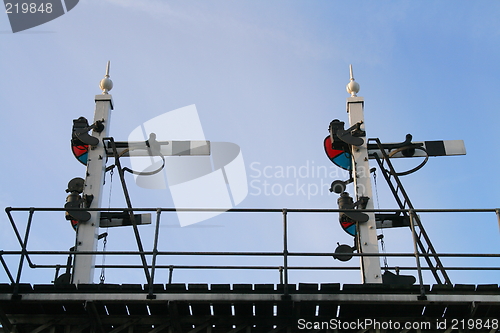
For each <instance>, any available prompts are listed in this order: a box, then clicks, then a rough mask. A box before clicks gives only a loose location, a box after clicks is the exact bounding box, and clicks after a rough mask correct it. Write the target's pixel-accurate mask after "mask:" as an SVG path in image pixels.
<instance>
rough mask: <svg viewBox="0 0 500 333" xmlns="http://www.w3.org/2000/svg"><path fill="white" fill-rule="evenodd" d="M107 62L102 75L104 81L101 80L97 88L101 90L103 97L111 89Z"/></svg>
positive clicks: (111, 83)
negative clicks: (104, 73) (104, 72)
mask: <svg viewBox="0 0 500 333" xmlns="http://www.w3.org/2000/svg"><path fill="white" fill-rule="evenodd" d="M109 63H110V62H109V61H108V64H107V66H106V75H104V79H102V80H101V83H100V84H99V88H101V90H102V94H103V95H107V94H108V92H109V91H110V90H111V89H113V81H111V79H110V78H109Z"/></svg>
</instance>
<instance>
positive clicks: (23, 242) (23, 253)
mask: <svg viewBox="0 0 500 333" xmlns="http://www.w3.org/2000/svg"><path fill="white" fill-rule="evenodd" d="M82 210H87V211H132V209H130V208H93V209H82ZM5 211H6V213H7V215H8V216H9V220H10V222H11V225H12V228H13V229H14V232H15V234H16V236H17V239H18V242H19V244H20V246H21V250H20V251H9V250H2V251H0V261H1V263H2V267H3V268H4V271H5V272H6V274H7V276H8V278H9V280H10V282H11V283H12V284H13V285H14V293H15V294H16V293H17V292H18V288H19V284H20V281H21V275H22V268H23V266H24V261H25V260H26V262H27V263H28V264H29V266H30V267H31V268H43V269H53V268H56V269H61V268H69V269H71V268H72V265H70V266H68V265H61V264H54V265H40V264H36V263H34V262H33V258H31V257H30V256H37V255H75V254H81V255H109V256H120V255H139V256H141V257H143V256H151V258H152V261H151V264H148V263H147V262H146V263H143V265H113V264H107V265H96V266H95V267H96V268H110V269H125V268H127V269H135V268H142V269H144V270H146V271H148V272H149V273H150V278H149V279H148V280H149V281H148V282H149V283H148V285H149V295H148V297H152V298H154V295H153V284H154V277H155V270H157V269H169V270H170V276H169V283H171V281H172V274H173V270H174V269H256V270H278V271H279V272H280V282H281V284H284V285H285V288H284V295H283V296H284V297H287V296H288V288H287V285H288V282H289V281H288V270H359V269H360V267H359V266H349V267H345V266H343V267H325V266H289V263H288V258H289V257H324V256H330V257H331V256H333V255H334V254H335V253H330V252H290V251H288V238H287V233H288V223H289V222H288V220H287V216H288V214H289V213H335V212H348V211H353V210H347V209H288V208H282V209H269V208H264V209H258V208H233V209H230V210H228V211H227V212H230V213H235V212H239V213H242V212H244V213H248V212H255V213H281V214H282V219H283V251H274V252H271V251H270V252H257V251H253V252H252V251H250V252H249V251H242V252H238V251H232V252H228V251H203V252H198V251H159V250H158V234H159V226H160V223H161V221H160V215H161V213H162V212H174V211H194V212H199V211H226V210H223V209H205V208H200V209H179V208H133V211H135V212H137V211H142V212H148V211H149V212H156V214H157V215H156V226H155V236H154V244H153V250H152V251H144V250H143V251H106V252H104V251H81V252H78V253H76V252H75V251H34V250H28V249H27V243H28V239H29V234H30V230H31V225H32V223H33V222H34V221H33V215H34V213H35V212H47V211H52V212H53V211H65V209H64V208H59V207H58V208H35V207H30V208H19V207H16V208H13V207H8V208H6V209H5ZM14 211H25V212H29V216H28V223H27V225H26V230H25V233H24V237H21V233H20V232H19V230H18V228H17V226H16V224H15V222H14V218H13V217H12V214H11V212H14ZM355 211H357V212H390V213H395V212H402V211H406V212H407V213H408V214H409V215H410V217H411V216H413V214H416V213H449V212H456V213H461V212H469V213H470V212H474V213H495V214H496V216H497V219H498V223H499V225H500V213H499V212H500V210H499V209H498V208H497V209H412V210H410V209H408V210H403V209H359V210H355ZM23 238H24V239H23ZM412 238H413V243H414V245H416V244H415V239H414V238H415V237H412ZM9 255H14V256H16V255H17V256H20V260H19V266H18V270H17V272H16V273H17V274H16V275H15V278H14V276H13V274H11V270H10V269H9V267H8V265H7V263H6V262H5V260H4V257H5V256H9ZM172 255H179V256H255V257H258V256H262V257H271V256H272V257H283V266H260V265H248V266H245V265H158V264H157V260H156V258H157V257H158V256H172ZM350 255H351V254H350ZM352 256H353V257H365V256H378V257H383V256H385V257H413V258H415V260H416V263H417V265H416V267H407V266H405V267H401V266H395V267H387V268H386V269H396V268H397V269H399V270H413V271H417V273H418V283H419V284H420V287H421V297H425V288H424V287H423V283H424V281H423V276H422V271H428V270H430V269H431V268H429V267H421V266H420V262H419V258H420V257H424V258H428V257H456V258H465V257H469V258H500V254H495V253H421V252H419V251H418V248H417V247H416V246H414V252H413V253H352ZM446 269H447V270H480V271H486V270H492V271H497V270H500V267H481V266H475V267H461V266H459V267H453V266H452V267H446Z"/></svg>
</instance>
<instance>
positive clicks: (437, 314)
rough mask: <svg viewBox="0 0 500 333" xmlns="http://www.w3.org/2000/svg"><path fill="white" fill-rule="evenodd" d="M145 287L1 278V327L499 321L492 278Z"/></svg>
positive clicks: (208, 328)
mask: <svg viewBox="0 0 500 333" xmlns="http://www.w3.org/2000/svg"><path fill="white" fill-rule="evenodd" d="M285 287H287V288H285ZM285 289H286V290H287V293H285ZM148 290H149V288H148V286H147V285H146V286H143V285H140V284H123V285H114V284H92V285H78V286H75V285H58V286H55V285H33V286H31V285H29V284H21V285H19V290H18V291H19V294H18V295H14V294H13V293H14V286H13V285H10V284H0V319H1V323H2V325H3V332H114V333H116V332H150V333H153V332H175V333H180V332H191V333H195V332H231V333H236V332H300V331H301V332H304V331H307V332H310V331H314V332H335V329H319V330H305V329H300V326H299V323H300V322H299V320H303V323H304V322H306V321H307V322H319V323H322V322H329V321H330V320H331V319H336V320H341V321H344V322H352V321H359V320H364V319H370V320H378V321H379V323H382V322H384V320H387V321H388V320H391V321H392V322H395V321H401V322H417V321H419V322H421V321H428V322H432V323H435V322H437V321H444V320H448V322H451V320H453V319H456V320H462V319H465V320H467V319H481V320H483V319H486V318H496V319H500V288H499V286H498V285H495V284H491V285H477V286H475V285H455V286H447V285H433V286H428V285H426V286H425V290H426V298H427V299H420V298H421V297H420V287H419V286H406V287H399V286H387V285H380V284H378V285H369V284H365V285H354V284H346V285H343V286H342V287H341V286H340V284H337V283H332V284H307V283H301V284H298V285H294V284H291V285H288V286H285V285H273V284H255V285H251V284H235V285H232V286H231V285H229V284H213V285H207V284H188V285H185V284H167V285H163V284H155V285H154V295H153V297H151V295H150V294H149V293H148ZM372 328H373V327H372ZM373 329H374V328H373ZM338 331H341V332H347V331H353V332H358V331H359V332H369V331H371V328H370V327H365V328H364V330H358V329H356V330H338ZM375 331H376V330H373V332H375ZM379 331H380V330H379ZM383 331H384V330H382V331H381V332H383ZM385 331H386V332H396V331H397V330H385ZM399 331H401V332H403V331H404V332H412V331H414V332H417V330H399ZM399 331H397V332H399ZM496 331H497V330H496V329H493V328H490V329H489V330H484V329H483V330H469V331H468V332H496ZM420 332H436V330H435V329H429V330H425V329H423V330H420Z"/></svg>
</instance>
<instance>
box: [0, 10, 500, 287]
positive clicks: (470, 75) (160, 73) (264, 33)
mask: <svg viewBox="0 0 500 333" xmlns="http://www.w3.org/2000/svg"><path fill="white" fill-rule="evenodd" d="M499 14H500V4H499V3H498V2H494V1H479V2H470V1H455V2H454V3H453V5H452V6H450V4H449V3H447V2H439V1H426V2H418V1H385V2H373V1H351V2H348V3H347V2H341V1H272V2H269V1H246V0H245V1H222V0H221V1H206V0H204V1H159V0H142V1H140V0H136V1H131V0H130V1H119V0H105V1H103V0H86V1H84V0H82V1H80V3H79V4H78V5H77V6H76V7H75V8H74V9H73V10H71V11H70V12H69V13H67V14H65V15H63V16H61V17H59V18H57V19H55V20H53V21H51V22H49V23H46V24H44V25H41V26H39V27H35V28H33V29H30V30H27V31H25V32H20V33H16V34H13V33H12V32H11V31H10V26H9V22H8V19H7V16H6V15H0V51H1V54H2V61H1V62H0V68H1V73H2V74H1V75H0V101H1V105H2V112H1V113H0V117H1V120H0V121H1V123H2V124H3V125H4V126H3V131H2V134H1V135H0V144H1V146H2V156H3V157H2V160H1V164H0V167H1V171H2V172H1V176H0V188H1V189H2V191H0V203H1V206H2V207H7V206H13V207H30V206H35V207H62V206H63V204H64V202H65V197H66V193H65V192H64V190H65V189H66V185H67V182H68V181H69V180H70V179H72V178H74V177H83V176H84V173H85V168H84V167H83V166H82V165H80V164H79V163H78V162H77V161H76V160H75V159H74V157H73V156H72V154H71V151H70V149H69V140H70V135H71V125H72V119H74V118H78V117H79V116H85V117H87V118H89V119H92V117H93V110H94V95H96V94H99V93H100V90H99V88H98V83H99V81H100V80H101V78H102V77H103V75H104V70H105V65H106V62H107V61H108V60H111V73H110V74H111V78H112V80H113V82H114V88H113V90H112V91H111V93H112V95H113V99H114V103H115V110H114V111H113V112H112V120H111V122H112V125H111V134H112V136H114V137H115V139H116V140H122V141H123V140H126V139H127V138H128V135H129V134H130V133H131V131H132V130H133V129H134V128H136V127H137V126H139V125H140V124H142V123H144V122H146V121H148V120H149V119H151V118H154V117H156V116H158V115H161V114H163V113H165V112H167V111H170V110H174V109H178V108H181V107H184V106H188V105H191V104H195V105H196V107H197V110H198V113H199V117H200V120H201V123H202V126H203V130H204V134H205V136H206V138H207V139H208V140H211V141H214V142H220V141H227V142H233V143H236V144H238V145H239V146H240V147H241V151H242V154H243V158H244V161H245V166H246V170H247V176H248V181H249V184H250V182H251V181H256V182H254V183H253V185H254V186H253V187H252V186H250V187H249V194H248V196H247V198H246V199H245V200H244V201H243V202H242V203H241V204H240V205H239V206H238V207H242V208H246V207H251V208H283V207H287V208H336V200H337V196H336V195H334V194H330V193H329V192H328V191H326V190H325V189H326V187H324V186H325V185H324V184H330V182H331V181H333V180H335V179H336V178H332V177H320V176H318V175H315V176H313V175H312V173H311V174H310V175H308V176H307V177H304V178H300V179H297V178H294V177H278V176H275V175H274V176H272V177H269V178H263V176H262V175H259V170H260V171H262V170H263V168H264V167H269V168H270V170H278V169H279V168H281V167H284V168H286V167H292V168H297V169H298V168H300V167H305V168H306V169H307V170H312V169H313V168H314V167H319V166H327V167H328V168H329V170H330V171H331V172H332V173H333V174H335V172H337V170H336V169H335V167H334V166H333V164H331V162H330V161H329V160H328V159H327V158H326V156H325V154H324V151H323V146H322V142H323V139H324V137H325V136H326V135H327V134H328V132H327V129H328V124H329V122H330V121H331V120H332V119H335V118H338V119H341V120H344V121H346V122H347V121H348V118H347V114H346V112H345V102H346V100H345V99H346V98H347V97H348V94H347V93H346V91H345V85H346V84H347V83H348V80H349V64H353V67H354V75H355V78H356V80H357V82H359V84H360V85H361V90H360V92H359V94H358V95H359V96H362V97H364V98H365V120H366V129H367V132H368V135H369V136H370V137H379V138H380V139H381V140H382V141H385V142H396V141H402V140H403V139H404V136H405V135H406V134H407V133H411V134H412V135H413V137H414V140H415V141H423V140H441V139H444V140H458V139H461V140H464V141H465V145H466V148H467V155H466V156H458V157H446V158H444V157H443V158H431V159H430V161H429V163H428V164H427V165H426V166H425V167H424V168H423V169H422V170H420V171H418V172H417V173H415V174H412V175H409V176H406V177H405V178H403V182H404V185H405V187H406V189H407V191H408V192H409V194H410V196H411V199H412V201H413V203H414V205H415V206H416V207H417V208H495V207H498V206H499V199H500V197H499V194H498V193H499V192H498V188H499V185H500V181H499V178H498V177H497V173H498V165H499V157H498V153H499V149H498V144H497V137H498V135H497V133H498V129H497V127H498V125H497V124H498V123H499V120H500V119H499V118H500V116H499V112H498V106H497V103H496V102H495V97H494V96H495V95H496V92H497V91H499V90H500V81H499V80H498V75H499V73H500V65H499V62H498V59H499V58H500V47H499V46H498V45H499V39H500V23H499V22H498V15H499ZM165 135H167V134H165ZM414 163H417V162H415V161H414V160H408V161H398V163H397V166H398V167H400V168H401V169H404V168H408V167H411V166H412V165H415V164H414ZM342 177H344V176H343V175H341V174H340V171H339V176H338V178H342ZM107 180H108V183H107V185H106V187H105V195H104V200H103V205H104V206H107V205H108V204H110V205H111V206H118V207H124V206H125V201H124V200H123V196H122V193H121V192H120V185H119V182H118V177H116V175H115V178H114V180H113V185H112V189H111V190H110V186H109V184H110V183H111V182H110V181H109V178H108V179H107ZM127 180H128V184H129V188H130V191H131V197H132V202H133V204H134V205H135V206H136V207H160V206H161V207H168V206H171V205H172V199H171V197H170V195H169V193H168V191H167V190H164V191H160V190H146V189H141V188H139V187H137V186H135V185H134V183H133V178H132V177H129V178H128V179H127ZM265 180H267V181H268V182H269V183H270V184H278V185H276V186H277V187H276V188H278V187H279V186H281V187H283V186H286V185H287V184H297V181H300V182H301V183H300V184H306V186H308V185H310V184H313V185H314V186H318V188H321V189H323V193H321V191H319V192H318V193H317V194H313V195H307V194H305V195H304V194H303V193H302V192H300V191H297V192H295V193H294V195H284V194H281V195H272V194H271V195H265V194H264V193H263V192H261V193H260V194H259V191H258V189H257V188H260V189H261V190H262V189H263V188H262V187H260V186H262V182H263V181H265ZM259 181H260V182H259ZM293 186H295V185H293ZM349 190H350V191H351V194H353V193H352V188H350V189H349ZM377 191H378V199H379V200H378V202H376V206H380V207H381V208H395V207H396V204H395V202H394V199H393V198H392V196H391V194H390V193H389V191H388V189H387V186H386V185H385V184H384V183H383V181H382V177H379V181H378V184H377ZM21 220H22V216H21ZM35 221H36V224H35V227H34V228H35V229H34V231H33V235H32V238H31V239H30V246H31V247H30V248H31V249H51V250H65V249H68V248H69V247H71V246H72V245H73V243H74V232H73V230H72V229H71V227H70V226H69V223H68V222H66V221H65V220H64V217H63V216H62V214H60V213H59V214H52V215H51V214H45V215H43V214H41V215H40V216H39V217H37V219H36V220H35ZM422 222H423V224H424V226H425V227H426V230H427V231H428V233H429V234H430V236H431V238H432V240H433V243H434V246H435V247H436V248H437V250H438V252H439V251H441V252H450V253H453V252H490V253H491V252H492V253H499V251H500V247H499V245H498V244H499V242H498V237H499V236H500V234H499V230H498V224H497V221H496V218H495V216H494V214H492V213H490V214H459V215H457V214H447V215H443V214H423V215H422ZM163 223H164V224H165V225H164V227H162V229H161V236H160V249H161V250H165V251H169V250H179V251H219V250H220V251H279V250H281V237H282V236H281V217H280V216H279V214H277V215H271V216H267V215H261V214H253V215H252V214H251V215H236V214H232V213H231V214H230V213H226V214H222V215H220V216H218V217H215V218H213V219H210V220H207V221H205V222H202V223H200V224H198V225H196V226H192V227H188V228H180V227H178V223H177V221H176V217H175V215H166V216H165V217H164V221H163ZM153 230H154V228H153V227H142V228H141V232H142V234H143V237H144V239H145V241H146V243H147V244H151V235H152V232H153ZM109 232H110V236H109V239H108V249H118V250H133V249H135V245H134V240H133V238H132V237H133V236H132V231H131V230H129V229H120V230H116V228H115V229H110V231H109ZM384 235H385V243H386V247H387V251H388V252H397V251H401V252H411V251H412V246H411V243H410V238H409V237H410V233H409V231H408V230H406V229H405V230H386V231H384ZM289 236H290V239H289V241H290V245H289V247H290V248H289V250H290V251H296V252H298V251H310V252H313V251H317V252H332V251H334V249H335V247H336V243H337V242H340V243H348V244H351V242H352V239H351V238H350V237H349V236H348V235H347V234H345V233H344V231H342V230H341V228H340V226H339V224H338V222H337V216H336V214H334V215H327V214H317V215H312V216H309V215H301V214H297V215H291V216H290V235H289ZM0 244H1V246H0V248H2V249H5V250H6V249H16V243H15V240H14V239H13V236H12V233H11V231H10V227H9V226H8V221H7V218H6V216H3V217H0ZM149 246H150V245H149ZM146 247H148V245H146ZM99 248H102V244H100V245H99ZM216 259H217V258H215V259H214V258H201V259H191V258H185V257H183V258H164V259H162V261H161V263H162V264H181V263H186V264H203V265H205V264H206V265H208V264H213V263H216ZM39 260H40V261H43V262H45V261H47V259H46V258H39ZM106 260H107V262H108V263H109V262H110V261H111V260H112V259H109V258H107V259H106ZM133 260H135V259H132V261H133ZM218 260H219V261H218V262H219V263H223V264H263V265H275V266H278V265H281V264H282V262H281V260H279V259H269V258H258V259H247V258H236V259H234V258H221V259H218ZM99 261H100V259H99V260H98V263H99ZM64 262H65V259H64V258H62V257H61V258H60V260H59V263H64ZM138 262H139V261H138V260H137V263H138ZM445 262H446V263H450V265H458V266H460V265H474V263H476V264H477V265H495V266H498V260H496V261H488V262H485V261H481V262H479V261H477V260H475V261H472V262H471V261H470V260H466V261H460V260H448V261H445ZM10 263H11V265H12V267H15V261H13V260H11V261H10ZM406 263H407V264H413V261H411V260H410V261H409V262H408V261H407V262H406ZM291 264H292V265H309V264H311V265H321V266H328V265H334V266H341V265H349V266H352V265H357V264H358V262H357V260H356V259H353V260H352V261H350V262H349V263H347V264H344V263H340V262H338V261H333V260H332V259H331V258H321V259H317V260H313V259H310V258H309V259H307V260H306V259H294V261H292V262H291ZM397 264H401V265H405V264H404V261H397V260H395V259H392V258H389V265H391V266H392V265H397ZM1 274H2V273H0V276H1ZM106 274H107V280H106V281H107V282H114V283H125V282H127V283H131V282H143V281H141V279H142V276H141V272H140V271H137V272H135V273H131V274H129V275H127V276H126V277H124V276H123V274H120V273H119V272H116V271H112V270H108V271H107V273H106ZM450 275H451V279H452V281H453V282H455V283H498V278H499V274H498V272H494V271H493V272H485V273H482V274H481V275H477V274H475V273H470V272H451V273H450ZM52 278H53V271H48V270H46V271H36V272H33V271H27V272H26V275H25V280H26V281H30V282H35V281H36V282H39V283H42V282H50V280H51V279H52ZM2 279H3V278H2ZM290 280H291V282H293V283H298V282H342V283H359V282H360V278H359V273H358V272H349V273H339V272H337V271H332V272H323V271H320V272H317V271H316V272H310V273H307V272H295V271H294V272H291V274H290ZM96 281H97V279H96ZM158 281H159V282H166V273H165V272H164V273H161V274H160V275H158ZM174 282H210V283H242V282H248V283H250V282H254V283H278V274H277V272H270V271H258V272H249V271H234V272H227V271H223V272H220V271H215V272H214V271H207V272H201V273H200V272H193V271H187V270H186V271H181V270H179V271H176V272H175V274H174ZM426 282H427V283H432V279H431V278H430V277H428V276H426Z"/></svg>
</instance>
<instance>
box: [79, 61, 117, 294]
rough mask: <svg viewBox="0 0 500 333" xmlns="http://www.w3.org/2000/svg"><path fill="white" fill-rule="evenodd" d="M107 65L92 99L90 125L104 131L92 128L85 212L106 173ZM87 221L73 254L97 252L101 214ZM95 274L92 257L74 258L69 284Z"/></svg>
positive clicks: (110, 83) (96, 197) (96, 196)
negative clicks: (94, 140) (93, 143)
mask: <svg viewBox="0 0 500 333" xmlns="http://www.w3.org/2000/svg"><path fill="white" fill-rule="evenodd" d="M109 65H110V62H109V61H108V64H107V66H106V75H105V76H104V79H102V80H101V83H100V88H101V89H102V95H96V96H95V113H94V124H95V123H96V122H101V123H102V125H103V126H104V129H103V130H102V131H100V132H98V131H97V130H96V129H95V128H94V129H93V131H92V136H94V137H95V138H97V139H99V143H98V144H97V145H96V146H93V147H92V149H90V150H89V152H88V162H87V171H86V177H85V188H84V190H83V194H84V196H85V195H86V196H87V197H89V196H93V199H92V202H91V204H90V206H88V207H86V208H99V207H100V206H101V194H102V189H103V183H104V175H105V171H106V149H105V147H104V142H103V139H104V138H106V137H108V134H109V123H110V122H109V118H110V114H111V110H113V98H112V97H111V95H110V94H109V91H110V90H111V89H112V88H113V81H111V79H110V78H109ZM90 214H91V218H90V220H88V221H87V222H85V223H79V225H78V228H77V236H76V246H75V251H76V252H80V251H97V238H98V236H99V223H100V218H101V212H99V211H91V212H90ZM94 270H95V255H83V254H80V255H75V264H74V269H73V276H72V283H74V284H82V283H93V280H94Z"/></svg>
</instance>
